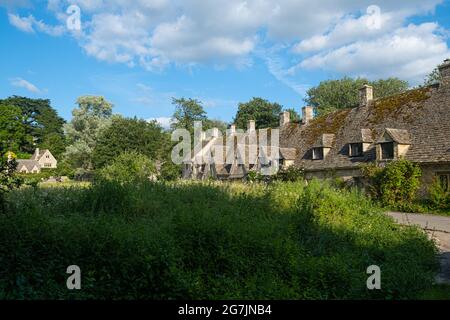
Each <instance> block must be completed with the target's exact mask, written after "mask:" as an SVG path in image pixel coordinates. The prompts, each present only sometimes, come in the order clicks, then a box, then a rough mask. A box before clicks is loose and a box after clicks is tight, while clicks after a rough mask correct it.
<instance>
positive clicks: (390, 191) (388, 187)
mask: <svg viewBox="0 0 450 320" xmlns="http://www.w3.org/2000/svg"><path fill="white" fill-rule="evenodd" d="M362 172H363V174H364V175H365V177H366V178H368V180H369V193H370V194H371V196H372V197H373V198H375V199H377V200H379V201H380V202H381V204H383V205H384V206H390V207H395V208H400V209H402V208H405V207H408V206H409V205H410V204H411V203H413V201H414V200H415V199H416V193H417V190H418V189H419V187H420V176H421V175H422V172H421V169H420V167H419V166H418V165H417V164H414V163H412V162H410V161H408V160H404V159H401V160H397V161H393V162H390V163H388V164H387V165H386V167H384V168H383V167H378V166H377V165H376V164H371V165H366V166H364V167H362Z"/></svg>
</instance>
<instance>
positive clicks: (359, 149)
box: [350, 143, 363, 157]
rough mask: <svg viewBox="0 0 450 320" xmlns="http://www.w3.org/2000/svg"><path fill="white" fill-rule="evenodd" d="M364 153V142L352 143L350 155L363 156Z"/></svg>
mask: <svg viewBox="0 0 450 320" xmlns="http://www.w3.org/2000/svg"><path fill="white" fill-rule="evenodd" d="M362 155H363V144H362V143H350V157H361V156H362Z"/></svg>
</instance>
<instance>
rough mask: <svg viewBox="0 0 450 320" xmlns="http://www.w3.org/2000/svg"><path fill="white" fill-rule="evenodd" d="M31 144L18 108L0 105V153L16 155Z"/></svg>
mask: <svg viewBox="0 0 450 320" xmlns="http://www.w3.org/2000/svg"><path fill="white" fill-rule="evenodd" d="M32 142H33V138H32V136H31V135H29V134H27V130H26V127H25V125H24V123H23V116H22V111H21V110H20V108H18V107H14V106H8V105H0V151H2V152H7V151H13V152H16V153H17V152H20V151H22V150H23V149H22V147H23V146H25V145H29V144H31V143H32Z"/></svg>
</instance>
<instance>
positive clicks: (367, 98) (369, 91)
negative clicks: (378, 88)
mask: <svg viewBox="0 0 450 320" xmlns="http://www.w3.org/2000/svg"><path fill="white" fill-rule="evenodd" d="M371 101H373V87H372V86H369V85H367V84H365V85H364V86H363V87H362V88H361V89H359V106H360V107H366V106H368V105H369V103H370V102H371Z"/></svg>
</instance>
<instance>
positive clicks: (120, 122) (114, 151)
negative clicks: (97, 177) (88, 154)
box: [92, 116, 171, 169]
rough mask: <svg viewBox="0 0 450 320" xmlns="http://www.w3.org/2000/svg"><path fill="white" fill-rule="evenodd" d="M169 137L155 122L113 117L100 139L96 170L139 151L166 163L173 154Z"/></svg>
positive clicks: (95, 160) (97, 146)
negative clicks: (119, 156)
mask: <svg viewBox="0 0 450 320" xmlns="http://www.w3.org/2000/svg"><path fill="white" fill-rule="evenodd" d="M170 147H171V141H170V135H169V134H168V133H166V132H164V130H163V129H162V127H161V126H159V125H158V124H157V123H156V122H155V121H152V122H147V121H145V120H139V119H137V118H123V117H118V116H117V117H114V118H113V120H112V123H111V125H110V126H109V127H108V128H106V129H105V130H104V131H103V132H102V133H100V135H99V136H98V138H97V143H96V145H95V148H94V151H93V154H92V159H93V164H94V167H95V169H99V168H103V167H105V166H107V165H109V164H111V163H112V162H113V161H114V159H115V158H117V156H118V155H120V154H121V153H123V152H137V153H139V154H141V155H144V156H147V157H148V158H150V159H152V160H154V161H155V160H159V161H161V162H162V161H164V160H166V159H167V158H168V155H169V154H170Z"/></svg>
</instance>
